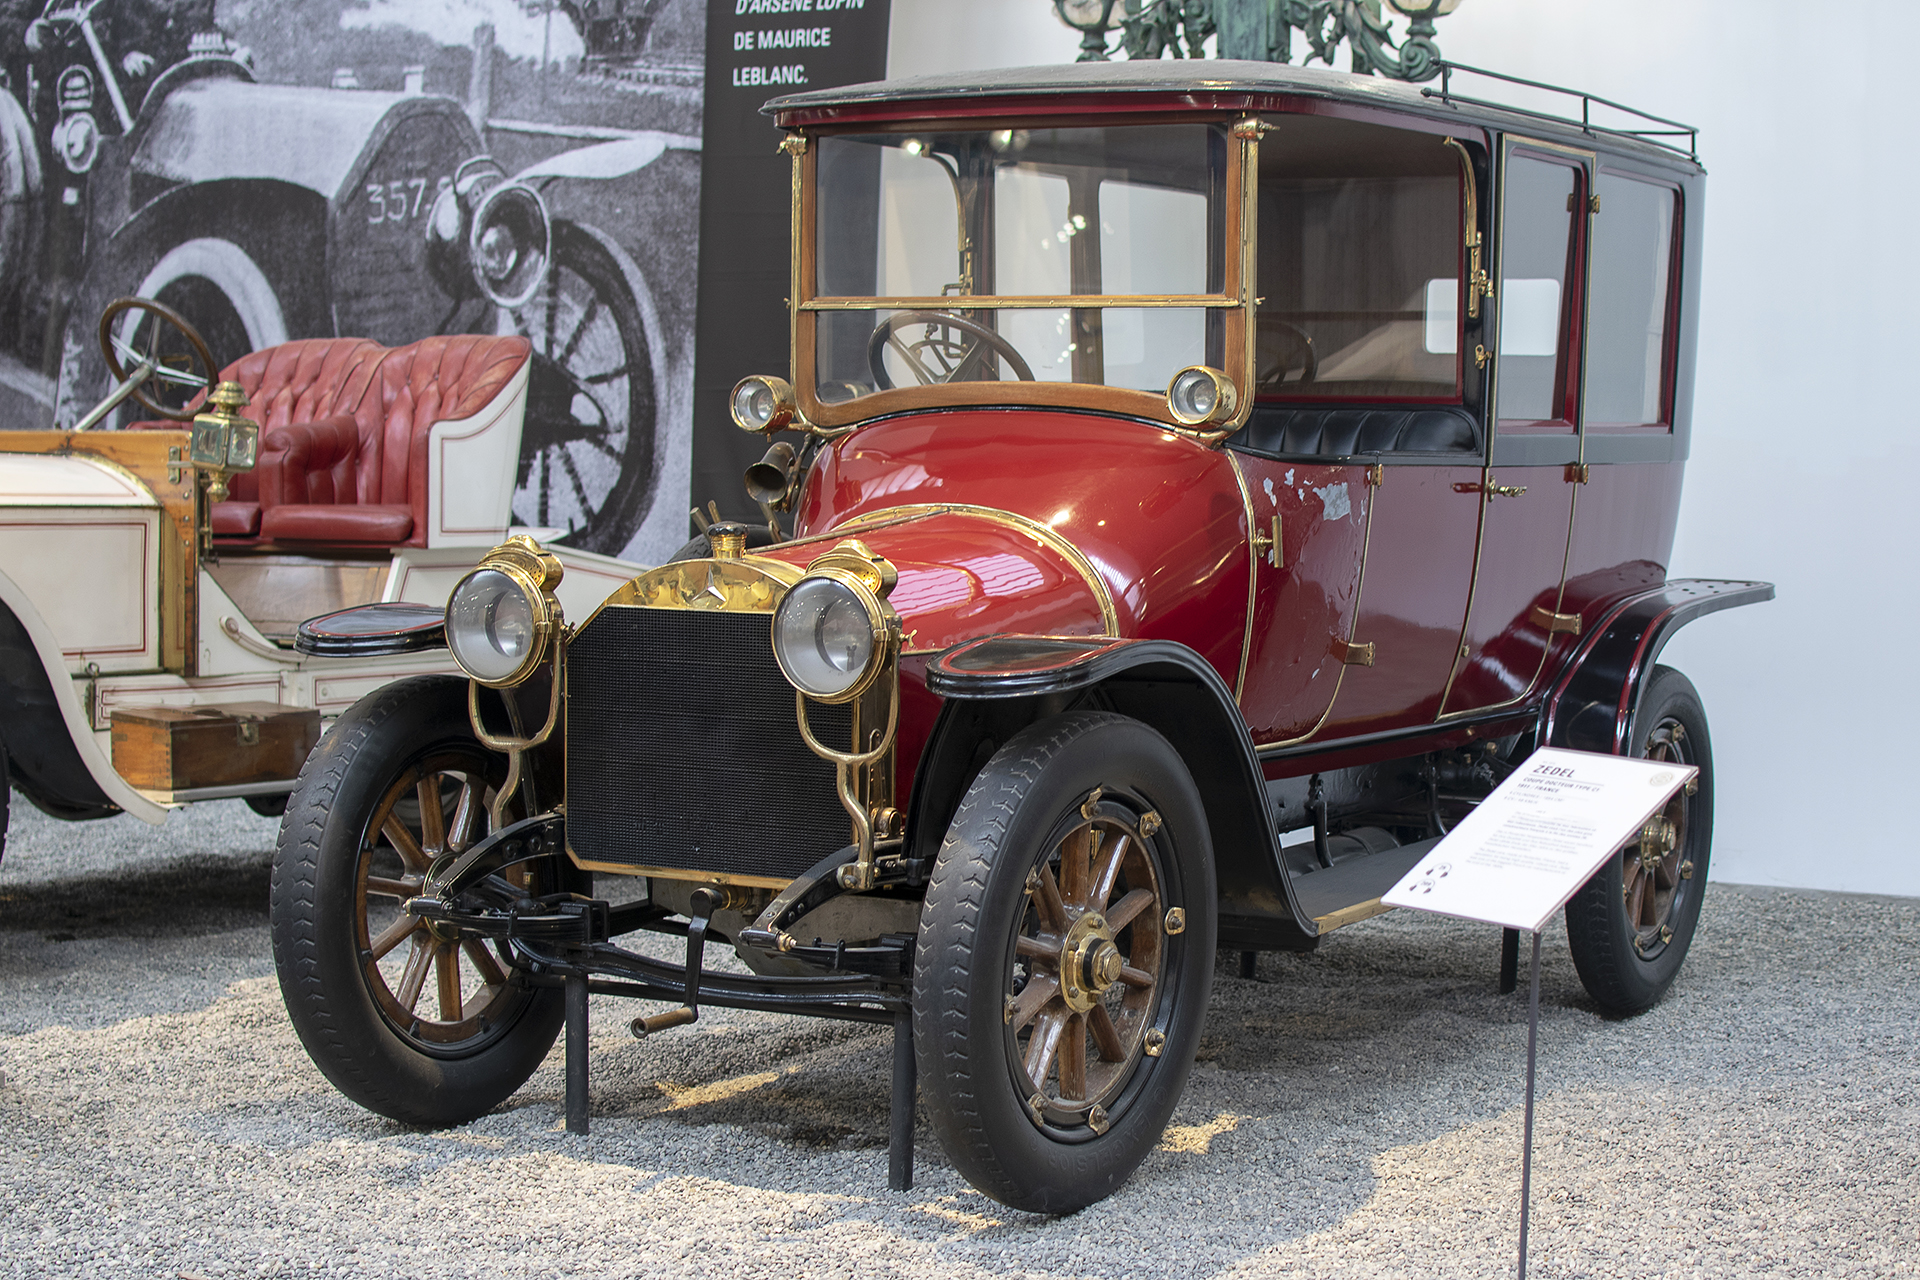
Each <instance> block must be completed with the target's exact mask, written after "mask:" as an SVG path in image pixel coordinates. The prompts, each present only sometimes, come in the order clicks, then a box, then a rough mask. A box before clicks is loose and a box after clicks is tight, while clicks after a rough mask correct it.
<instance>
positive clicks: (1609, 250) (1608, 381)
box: [1587, 173, 1677, 426]
mask: <svg viewBox="0 0 1920 1280" xmlns="http://www.w3.org/2000/svg"><path fill="white" fill-rule="evenodd" d="M1594 190H1595V193H1596V194H1598V195H1599V197H1600V211H1599V212H1598V213H1597V214H1595V215H1594V219H1593V283H1592V285H1591V286H1590V287H1589V294H1590V296H1589V298H1588V301H1587V421H1588V422H1589V423H1610V424H1621V423H1625V424H1629V425H1635V426H1638V425H1642V424H1647V423H1664V422H1665V421H1666V419H1667V333H1668V328H1669V326H1668V315H1669V312H1670V309H1671V307H1670V302H1671V298H1672V293H1673V260H1674V252H1673V246H1674V222H1675V218H1674V214H1675V212H1676V209H1675V206H1676V204H1677V199H1676V195H1677V193H1676V192H1675V191H1674V189H1673V188H1672V187H1668V186H1661V185H1656V184H1654V183H1651V182H1641V181H1638V180H1636V179H1633V178H1628V177H1624V176H1622V175H1619V174H1613V173H1603V174H1601V175H1600V176H1599V178H1598V179H1596V180H1595V182H1594Z"/></svg>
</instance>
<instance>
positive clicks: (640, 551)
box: [0, 0, 707, 559]
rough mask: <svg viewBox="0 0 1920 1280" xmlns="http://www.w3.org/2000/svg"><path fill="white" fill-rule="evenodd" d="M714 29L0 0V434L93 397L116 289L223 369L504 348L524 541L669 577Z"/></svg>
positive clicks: (476, 11) (570, 9) (615, 18)
mask: <svg viewBox="0 0 1920 1280" xmlns="http://www.w3.org/2000/svg"><path fill="white" fill-rule="evenodd" d="M706 8H707V0H552V2H551V3H549V0H0V77H3V79H0V89H3V90H4V91H3V92H0V426H4V427H7V428H42V427H47V426H65V425H68V424H70V423H72V421H73V420H74V419H75V418H77V417H78V416H79V415H80V414H81V413H83V412H84V411H85V409H86V407H87V406H88V405H89V404H91V403H92V402H93V401H94V400H96V399H97V398H98V397H99V395H100V394H101V393H102V392H103V391H104V390H105V384H106V378H107V375H106V371H105V369H104V362H103V360H102V358H101V356H100V353H99V350H98V344H97V342H96V341H95V336H94V329H95V325H96V324H97V323H98V318H99V316H100V313H101V310H102V308H103V307H104V306H105V304H106V303H107V302H108V301H110V300H111V299H113V298H115V297H118V296H120V295H123V294H141V295H145V296H148V297H153V298H158V299H159V300H161V301H163V302H166V303H168V304H170V305H172V306H174V307H175V308H176V309H177V310H179V311H180V312H182V313H183V314H184V315H185V316H186V317H187V318H188V319H189V320H190V321H191V322H192V323H193V324H194V325H195V326H196V327H197V328H198V329H199V330H200V331H201V333H203V334H204V335H205V336H206V338H207V340H208V343H209V345H210V346H211V347H212V348H213V353H214V355H215V358H216V359H217V360H218V361H219V362H221V363H223V364H224V363H226V362H229V361H232V360H234V359H237V358H238V357H239V356H241V355H243V354H245V353H246V352H248V351H251V350H255V349H257V348H259V347H262V346H266V345H269V344H272V343H275V342H281V341H285V340H287V339H292V338H305V337H325V336H335V335H340V336H349V335H350V336H360V337H368V338H372V339H374V340H376V341H378V342H381V343H384V344H387V345H390V346H391V345H399V344H402V343H407V342H411V341H414V340H416V339H419V338H422V337H426V336H429V335H433V334H446V333H476V332H484V333H513V332H517V333H521V334H524V335H526V337H527V338H528V339H530V340H531V342H532V345H533V353H534V366H533V369H532V372H531V382H530V390H529V403H528V413H527V422H526V431H525V437H524V441H523V446H522V454H521V458H520V462H519V471H518V475H517V478H516V491H515V497H514V508H513V509H514V516H515V519H516V521H517V522H519V523H522V524H525V525H530V526H536V527H545V528H550V529H556V530H564V531H565V533H564V534H563V535H561V536H563V537H564V538H565V540H566V541H568V542H570V543H571V544H573V545H575V546H579V547H583V548H586V549H590V550H595V551H602V552H608V553H612V554H618V555H626V556H630V557H634V558H639V559H655V558H659V557H660V556H662V555H664V554H665V553H666V551H667V550H668V549H670V548H671V547H673V546H677V545H678V544H679V543H680V542H681V541H683V540H684V539H685V536H686V534H685V528H686V523H687V506H688V497H687V490H688V481H687V475H688V467H689V458H690V455H691V439H690V434H689V424H690V422H691V416H692V406H691V390H692V377H693V329H694V298H695V271H696V263H697V260H698V255H697V249H698V244H697V241H698V218H699V190H700V158H701V157H700V133H701V124H702V120H701V114H702V73H703V56H704V35H705V21H706ZM124 336H125V337H127V338H129V339H131V338H134V337H136V336H137V335H135V334H133V333H129V334H127V335H124Z"/></svg>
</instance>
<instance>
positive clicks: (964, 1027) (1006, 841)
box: [913, 712, 1214, 1213]
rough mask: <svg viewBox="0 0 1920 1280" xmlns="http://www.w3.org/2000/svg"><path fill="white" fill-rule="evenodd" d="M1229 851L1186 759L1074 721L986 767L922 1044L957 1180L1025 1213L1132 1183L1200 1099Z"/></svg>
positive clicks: (960, 820)
mask: <svg viewBox="0 0 1920 1280" xmlns="http://www.w3.org/2000/svg"><path fill="white" fill-rule="evenodd" d="M1213 945H1214V877H1213V854H1212V848H1211V846H1210V844H1209V839H1208V827H1207V823H1206V820H1205V815H1204V813H1203V811H1202V808H1201V802H1200V796H1199V791H1198V789H1197V788H1196V787H1195V786H1194V783H1193V779H1192V777H1191V775H1189V773H1188V772H1187V768H1186V765H1185V763H1184V762H1183V761H1182V760H1181V758H1180V756H1179V753H1178V752H1176V751H1175V750H1174V748H1173V747H1172V745H1171V744H1169V743H1168V742H1167V740H1166V739H1165V738H1163V737H1161V736H1160V735H1159V734H1158V733H1156V732H1155V731H1154V730H1152V729H1150V728H1148V727H1147V726H1146V725H1143V724H1141V723H1140V722H1139V721H1137V720H1130V719H1128V718H1126V717H1124V716H1117V715H1111V714H1108V713H1104V712H1072V713H1069V714H1066V715H1061V716H1055V717H1053V718H1052V719H1049V720H1044V721H1041V722H1040V723H1038V724H1035V725H1032V726H1030V727H1029V728H1027V729H1024V730H1022V731H1021V732H1020V733H1017V734H1015V735H1014V736H1013V737H1012V738H1011V739H1010V740H1009V741H1008V742H1007V743H1006V744H1005V745H1004V746H1002V747H1001V748H1000V749H999V750H998V751H997V752H996V753H995V754H994V755H993V757H992V759H990V760H989V761H988V762H987V764H986V766H985V767H984V768H982V769H981V770H980V773H979V775H978V776H977V777H976V778H975V779H974V781H973V784H972V785H971V786H970V787H969V788H968V791H967V794H966V796H965V797H964V798H963V799H962V801H961V803H960V807H959V809H958V811H957V812H956V813H955V815H954V818H953V823H952V825H951V827H950V828H949V829H948V832H947V837H946V840H945V842H944V843H943V845H942V846H941V850H940V855H939V857H938V858H937V859H936V860H935V864H934V871H933V877H932V879H931V880H930V882H929V883H928V886H927V897H926V901H925V903H924V905H923V906H922V908H921V913H920V934H919V939H918V944H917V946H916V947H915V951H914V974H913V1006H914V1010H913V1012H914V1050H915V1054H916V1056H917V1058H918V1060H919V1068H920V1081H921V1094H922V1097H923V1098H924V1099H925V1101H926V1104H927V1109H928V1112H929V1114H930V1116H931V1117H932V1120H933V1126H934V1131H935V1132H936V1133H937V1134H938V1135H939V1137H940V1142H941V1145H942V1146H943V1147H944V1148H945V1150H946V1152H947V1155H948V1157H949V1158H950V1159H951V1160H952V1161H953V1163H954V1165H955V1167H956V1168H958V1169H959V1171H960V1172H961V1173H962V1174H963V1175H964V1176H965V1177H966V1178H967V1180H968V1181H969V1182H971V1183H973V1185H974V1186H976V1187H978V1188H980V1189H981V1190H982V1191H984V1192H986V1193H987V1194H988V1195H991V1196H993V1197H994V1198H995V1199H997V1200H1000V1201H1002V1202H1003V1203H1005V1204H1009V1205H1012V1206H1014V1207H1015V1208H1019V1209H1028V1210H1033V1211H1036V1212H1042V1213H1070V1212H1072V1211H1073V1210H1075V1209H1079V1208H1083V1207H1084V1206H1086V1205H1089V1204H1092V1203H1093V1202H1094V1201H1096V1200H1099V1199H1101V1198H1103V1197H1105V1196H1107V1195H1110V1194H1112V1192H1113V1191H1114V1190H1115V1189H1116V1188H1118V1187H1119V1186H1120V1185H1121V1184H1122V1183H1123V1182H1125V1181H1126V1179H1127V1177H1128V1176H1129V1175H1130V1174H1131V1173H1132V1172H1133V1170H1134V1168H1135V1167H1136V1166H1137V1165H1138V1164H1139V1163H1140V1161H1141V1160H1142V1159H1144V1158H1145V1156H1146V1154H1147V1152H1148V1151H1150V1150H1152V1149H1153V1145H1154V1144H1155V1143H1156V1142H1158V1141H1159V1139H1160V1133H1161V1131H1162V1129H1163V1128H1164V1127H1165V1125H1166V1122H1167V1117H1168V1116H1169V1115H1170V1114H1171V1113H1172V1111H1173V1107H1174V1104H1175V1103H1176V1102H1177V1101H1178V1100H1179V1097H1180V1091H1181V1090H1182V1088H1184V1087H1185V1084H1186V1077H1187V1072H1188V1070H1189V1068H1190V1067H1191V1066H1192V1064H1193V1053H1194V1048H1195V1046H1196V1045H1197V1044H1198V1043H1199V1038H1200V1026H1201V1023H1202V1020H1203V1019H1204V1018H1205V1015H1206V1004H1207V991H1208V988H1209V987H1210V985H1211V982H1212V977H1213Z"/></svg>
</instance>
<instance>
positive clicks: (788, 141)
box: [780, 133, 807, 156]
mask: <svg viewBox="0 0 1920 1280" xmlns="http://www.w3.org/2000/svg"><path fill="white" fill-rule="evenodd" d="M780 150H781V153H782V154H784V155H790V156H800V155H805V154H806V153H807V135H805V134H804V133H790V134H788V135H787V136H786V137H784V138H782V139H780Z"/></svg>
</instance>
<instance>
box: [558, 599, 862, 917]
mask: <svg viewBox="0 0 1920 1280" xmlns="http://www.w3.org/2000/svg"><path fill="white" fill-rule="evenodd" d="M771 635H772V619H771V615H768V614H764V613H719V612H708V611H695V610H680V609H647V608H637V607H624V606H622V607H613V608H608V609H603V610H601V612H600V614H599V616H598V617H596V618H595V619H594V620H593V622H592V624H591V625H589V626H587V627H585V628H583V629H582V630H581V632H580V633H579V634H578V635H577V636H575V637H574V640H573V643H572V644H571V645H570V646H569V647H568V651H567V839H568V842H569V843H570V844H571V845H572V847H573V852H574V854H575V855H576V856H577V857H579V858H580V859H581V860H582V861H586V862H603V863H613V864H617V865H623V866H647V867H671V868H676V869H677V868H685V869H687V870H690V871H696V872H729V873H732V874H735V875H755V876H773V877H778V878H781V879H790V878H792V877H794V876H797V875H799V874H800V873H801V872H803V871H805V870H806V869H807V868H809V867H811V866H812V865H813V864H814V863H816V862H818V861H819V860H820V859H822V858H824V857H825V856H826V855H827V854H829V853H832V852H833V851H834V850H836V849H839V848H841V847H843V846H845V845H846V843H847V842H848V840H849V839H851V831H850V828H849V825H848V820H847V812H846V810H845V809H843V808H841V807H840V802H839V800H838V799H837V798H835V795H834V787H833V766H832V765H830V764H828V763H827V762H826V761H824V760H822V759H820V757H818V756H816V755H814V754H813V752H811V751H809V750H808V749H807V745H806V743H804V742H802V741H801V739H800V730H799V727H798V726H797V725H796V724H795V723H794V716H793V686H792V685H790V684H788V683H787V680H786V677H784V676H782V675H781V674H780V668H779V666H778V665H777V664H776V663H775V662H774V660H773V648H772V645H771V642H770V638H771ZM808 711H809V721H810V723H811V724H812V725H813V731H814V733H815V734H816V735H817V736H818V737H819V738H820V740H821V741H822V742H823V743H826V744H828V745H830V746H841V745H843V744H845V743H847V742H848V735H849V733H850V732H851V716H852V713H851V711H850V710H849V709H848V708H846V707H826V706H821V705H819V704H817V703H816V704H810V705H809V707H808Z"/></svg>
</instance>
